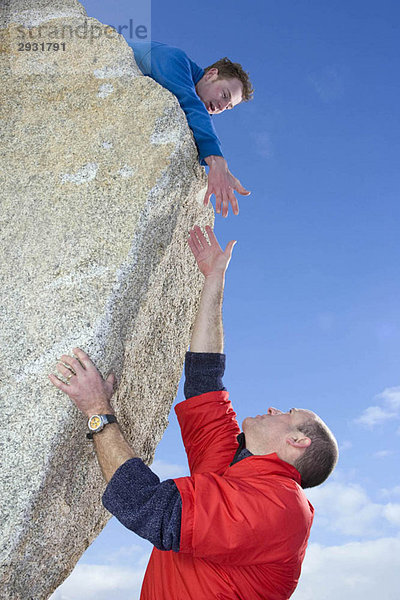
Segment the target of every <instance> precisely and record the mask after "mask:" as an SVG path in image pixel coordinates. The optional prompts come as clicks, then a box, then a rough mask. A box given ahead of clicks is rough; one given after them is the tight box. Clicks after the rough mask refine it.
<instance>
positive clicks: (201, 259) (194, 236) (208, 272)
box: [188, 225, 236, 277]
mask: <svg viewBox="0 0 400 600" xmlns="http://www.w3.org/2000/svg"><path fill="white" fill-rule="evenodd" d="M206 231H207V235H208V238H209V240H210V243H208V241H207V238H206V237H205V235H204V233H203V232H202V231H201V229H200V227H199V226H198V225H195V226H194V228H193V229H192V230H191V231H190V235H189V238H188V244H189V246H190V249H191V251H192V252H193V256H194V257H195V259H196V262H197V266H198V267H199V269H200V271H201V272H202V273H203V275H204V276H205V277H210V276H212V275H221V274H223V273H225V271H226V269H227V268H228V265H229V261H230V260H231V256H232V250H233V246H234V245H235V244H236V241H235V240H231V241H230V242H228V244H227V246H226V248H225V251H224V252H223V251H222V248H221V246H220V245H219V243H218V240H217V238H216V237H215V234H214V232H213V230H212V229H211V227H209V226H208V225H207V226H206Z"/></svg>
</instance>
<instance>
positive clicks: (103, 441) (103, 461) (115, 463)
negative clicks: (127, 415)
mask: <svg viewBox="0 0 400 600" xmlns="http://www.w3.org/2000/svg"><path fill="white" fill-rule="evenodd" d="M93 440H94V447H95V450H96V454H97V460H98V461H99V465H100V468H101V470H102V473H103V476H104V479H105V480H106V482H107V483H108V482H109V481H110V479H111V478H112V476H113V475H114V473H115V471H116V470H117V469H118V468H119V467H120V466H121V465H123V464H124V463H125V462H126V461H127V460H129V459H131V458H136V457H137V456H138V453H137V452H135V451H134V450H133V449H132V448H131V447H130V445H129V444H128V442H127V441H126V439H125V437H124V435H123V433H122V431H121V429H120V427H119V425H118V423H109V424H108V425H106V426H105V427H104V429H102V431H99V433H95V434H94V435H93Z"/></svg>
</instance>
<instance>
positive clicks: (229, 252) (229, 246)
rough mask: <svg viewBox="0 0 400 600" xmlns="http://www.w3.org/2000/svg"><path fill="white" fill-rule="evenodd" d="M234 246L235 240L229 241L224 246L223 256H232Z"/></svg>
mask: <svg viewBox="0 0 400 600" xmlns="http://www.w3.org/2000/svg"><path fill="white" fill-rule="evenodd" d="M235 244H237V240H231V241H230V242H228V243H227V245H226V248H225V252H224V254H226V255H227V256H229V258H230V257H231V256H232V250H233V246H234V245H235Z"/></svg>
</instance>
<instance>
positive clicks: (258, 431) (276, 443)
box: [242, 407, 319, 454]
mask: <svg viewBox="0 0 400 600" xmlns="http://www.w3.org/2000/svg"><path fill="white" fill-rule="evenodd" d="M318 418H319V417H317V415H316V414H315V413H313V412H312V411H311V410H305V409H303V408H291V409H290V410H288V411H287V412H282V411H281V410H279V409H277V408H273V407H270V408H269V409H268V410H267V412H266V414H264V415H257V416H256V417H247V418H246V419H244V421H243V424H242V429H243V432H244V434H245V437H246V447H248V448H249V449H250V448H251V447H253V448H255V449H256V450H257V452H256V453H259V454H269V453H271V452H277V453H278V454H279V451H280V450H282V449H283V448H284V447H285V445H286V440H287V438H288V436H290V434H291V433H293V432H294V431H296V430H297V428H298V426H299V425H301V424H302V423H304V422H305V421H309V420H314V419H318Z"/></svg>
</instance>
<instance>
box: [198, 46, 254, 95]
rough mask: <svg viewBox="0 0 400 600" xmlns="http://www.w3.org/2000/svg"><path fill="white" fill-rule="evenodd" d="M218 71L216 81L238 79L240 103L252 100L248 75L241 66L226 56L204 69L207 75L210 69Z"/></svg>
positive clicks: (252, 91) (252, 90) (251, 89)
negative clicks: (240, 90)
mask: <svg viewBox="0 0 400 600" xmlns="http://www.w3.org/2000/svg"><path fill="white" fill-rule="evenodd" d="M214 68H215V69H218V79H239V81H240V82H241V83H242V85H243V93H242V102H248V101H249V100H252V99H253V94H254V89H253V88H252V85H251V83H250V79H249V74H248V73H246V71H244V70H243V67H242V65H240V64H239V63H234V62H232V61H231V60H229V58H228V57H227V56H225V57H224V58H220V60H218V61H217V62H215V63H214V64H213V65H210V66H209V67H206V68H205V69H204V72H205V73H207V71H209V70H210V69H214Z"/></svg>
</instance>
